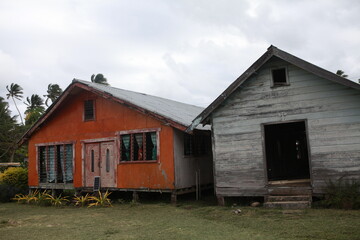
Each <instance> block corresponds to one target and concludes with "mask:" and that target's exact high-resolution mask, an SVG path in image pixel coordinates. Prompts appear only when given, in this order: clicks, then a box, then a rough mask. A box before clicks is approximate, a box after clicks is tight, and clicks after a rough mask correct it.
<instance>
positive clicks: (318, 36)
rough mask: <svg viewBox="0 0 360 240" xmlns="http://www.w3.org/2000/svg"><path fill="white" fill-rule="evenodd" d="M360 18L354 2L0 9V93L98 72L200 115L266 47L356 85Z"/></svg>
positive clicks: (8, 4)
mask: <svg viewBox="0 0 360 240" xmlns="http://www.w3.org/2000/svg"><path fill="white" fill-rule="evenodd" d="M359 12H360V2H358V1H355V0H347V1H328V0H318V1H310V0H305V1H284V0H275V1H266V0H258V1H252V0H243V1H238V0H226V1H218V0H211V1H205V0H204V1H192V0H184V1H165V0H154V1H145V0H143V1H130V0H123V1H115V0H114V1H111V0H109V1H100V0H92V1H82V0H78V1H18V0H12V1H1V2H0V63H1V65H0V66H1V67H0V73H1V76H2V77H3V80H2V81H1V85H0V88H1V89H0V94H1V96H4V95H5V94H6V90H5V86H6V85H9V84H11V83H12V82H15V83H18V84H20V85H21V86H22V87H23V88H24V91H25V95H26V96H29V95H31V94H32V93H37V94H39V95H43V94H45V92H46V88H47V85H48V84H49V83H58V84H60V86H61V87H62V88H66V86H67V85H68V84H69V83H70V82H71V80H72V79H73V78H80V79H85V80H89V79H90V76H91V74H93V73H99V72H101V73H103V74H104V75H105V77H107V78H108V80H109V82H110V84H111V85H112V86H115V87H120V88H124V89H129V90H134V91H140V92H146V93H149V94H155V95H159V96H162V97H167V98H171V99H175V100H178V101H183V102H187V103H192V104H196V105H201V106H206V105H208V104H209V103H210V102H211V101H212V100H214V99H215V98H216V97H217V95H218V94H220V93H221V92H222V91H223V90H225V88H226V87H227V86H228V85H229V84H230V83H231V82H232V81H234V80H235V79H236V78H237V77H238V76H239V75H240V74H241V73H242V72H243V71H245V70H246V69H247V68H248V67H249V66H250V65H251V64H252V63H253V62H254V61H255V60H256V59H257V58H258V57H260V56H261V54H262V53H264V52H265V51H266V48H267V47H268V46H269V45H270V44H273V45H275V46H277V47H279V48H281V49H284V50H285V51H288V52H289V53H292V54H294V55H297V56H299V57H301V58H303V59H305V60H307V61H310V62H312V63H314V64H316V65H319V66H321V67H324V68H326V69H328V70H330V71H336V70H337V69H342V70H344V71H345V72H346V73H347V74H348V75H349V77H350V78H352V79H354V80H356V79H358V78H360V16H359V14H358V13H359ZM22 109H24V107H22Z"/></svg>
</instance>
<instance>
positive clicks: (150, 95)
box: [72, 78, 205, 109]
mask: <svg viewBox="0 0 360 240" xmlns="http://www.w3.org/2000/svg"><path fill="white" fill-rule="evenodd" d="M72 82H73V83H74V82H78V83H83V84H96V85H98V86H101V87H107V88H110V89H116V90H121V91H125V92H130V93H134V94H141V95H144V96H149V97H153V98H158V99H164V100H166V101H172V102H175V103H180V104H183V105H187V106H193V107H197V108H202V109H205V107H201V106H197V105H194V104H189V103H184V102H180V101H177V100H173V99H169V98H164V97H160V96H155V95H152V94H148V93H143V92H137V91H133V90H127V89H123V88H118V87H113V86H110V85H104V84H99V83H94V82H90V81H86V80H82V79H77V78H74V79H73V81H72Z"/></svg>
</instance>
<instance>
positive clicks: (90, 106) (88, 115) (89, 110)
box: [84, 100, 95, 121]
mask: <svg viewBox="0 0 360 240" xmlns="http://www.w3.org/2000/svg"><path fill="white" fill-rule="evenodd" d="M91 120H95V111H94V100H86V101H84V121H91Z"/></svg>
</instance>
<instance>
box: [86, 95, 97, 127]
mask: <svg viewBox="0 0 360 240" xmlns="http://www.w3.org/2000/svg"><path fill="white" fill-rule="evenodd" d="M87 101H92V107H93V117H92V118H89V119H86V118H85V116H86V115H85V112H86V111H85V102H87ZM95 120H96V100H95V99H93V98H89V99H85V100H84V101H83V121H84V122H90V121H95Z"/></svg>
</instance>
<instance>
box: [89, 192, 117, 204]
mask: <svg viewBox="0 0 360 240" xmlns="http://www.w3.org/2000/svg"><path fill="white" fill-rule="evenodd" d="M110 194H111V192H108V191H106V192H105V193H104V194H102V193H101V192H100V191H98V196H91V197H89V200H90V202H91V203H90V204H89V206H88V207H111V206H112V205H111V199H110V198H109V195H110Z"/></svg>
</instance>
